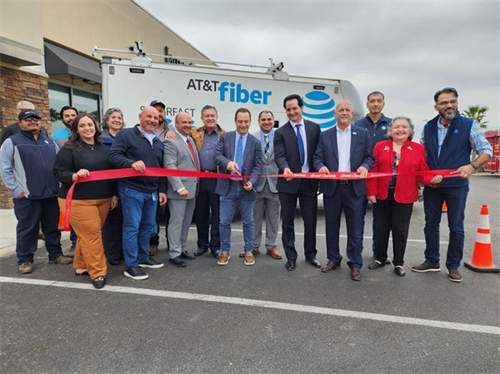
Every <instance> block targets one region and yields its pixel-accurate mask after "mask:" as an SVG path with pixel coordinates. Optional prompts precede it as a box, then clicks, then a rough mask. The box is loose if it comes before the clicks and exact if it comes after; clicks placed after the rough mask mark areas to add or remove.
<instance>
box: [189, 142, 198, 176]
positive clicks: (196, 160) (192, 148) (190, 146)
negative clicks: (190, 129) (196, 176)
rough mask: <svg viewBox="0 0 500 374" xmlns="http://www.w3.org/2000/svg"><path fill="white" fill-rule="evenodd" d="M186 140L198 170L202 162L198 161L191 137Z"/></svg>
mask: <svg viewBox="0 0 500 374" xmlns="http://www.w3.org/2000/svg"><path fill="white" fill-rule="evenodd" d="M186 142H187V145H188V147H189V150H190V151H191V156H193V160H194V164H195V165H196V170H200V164H199V163H198V159H197V158H196V152H195V151H194V147H193V144H192V143H191V139H189V138H187V140H186Z"/></svg>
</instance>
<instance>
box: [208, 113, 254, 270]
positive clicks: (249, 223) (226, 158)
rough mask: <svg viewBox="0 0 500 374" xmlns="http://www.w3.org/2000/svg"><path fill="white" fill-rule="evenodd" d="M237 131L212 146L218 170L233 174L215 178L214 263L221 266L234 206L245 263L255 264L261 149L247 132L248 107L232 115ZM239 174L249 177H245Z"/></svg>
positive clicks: (226, 256)
mask: <svg viewBox="0 0 500 374" xmlns="http://www.w3.org/2000/svg"><path fill="white" fill-rule="evenodd" d="M234 121H235V123H236V131H231V132H226V133H224V134H222V136H221V138H220V140H219V143H217V148H216V149H215V162H216V163H217V165H219V167H220V172H221V173H227V174H232V175H234V177H231V179H229V178H220V179H218V180H217V186H216V187H215V193H216V194H217V195H219V196H220V224H219V229H220V242H221V254H220V255H219V258H218V259H217V264H219V265H221V266H224V265H227V264H228V263H229V250H230V249H231V222H232V221H233V218H234V214H235V213H236V209H239V210H240V213H241V221H242V223H243V240H244V242H245V244H244V247H243V249H244V251H245V255H244V257H245V260H244V264H245V265H248V266H250V265H253V264H255V259H254V256H253V253H252V250H253V228H254V227H253V209H254V206H255V197H256V195H257V193H256V192H255V189H254V187H253V186H254V185H255V184H256V183H257V179H258V178H257V177H258V175H259V174H260V172H261V171H262V153H261V152H262V150H261V147H260V142H259V141H258V140H257V139H256V138H255V137H254V136H252V135H250V134H249V133H248V129H249V128H250V121H251V114H250V111H249V110H248V109H245V108H240V109H238V110H237V111H236V115H235V118H234ZM241 176H249V177H250V178H249V179H244V178H242V177H241Z"/></svg>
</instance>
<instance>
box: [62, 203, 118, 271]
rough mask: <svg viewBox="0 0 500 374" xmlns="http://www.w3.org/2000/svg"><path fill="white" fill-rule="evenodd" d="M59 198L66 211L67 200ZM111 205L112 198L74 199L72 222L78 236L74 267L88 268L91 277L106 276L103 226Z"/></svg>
mask: <svg viewBox="0 0 500 374" xmlns="http://www.w3.org/2000/svg"><path fill="white" fill-rule="evenodd" d="M58 200H59V207H60V208H61V210H62V211H63V212H64V210H65V206H66V200H65V199H58ZM110 205H111V198H109V199H99V200H73V201H72V207H71V217H70V222H71V227H72V228H73V230H75V232H76V235H77V237H78V240H77V241H76V247H75V257H74V259H73V267H74V268H75V269H87V270H88V272H89V275H90V278H91V279H95V278H97V277H99V276H106V271H107V267H106V258H105V257H104V247H103V244H102V233H101V228H102V226H103V225H104V222H105V221H106V217H107V216H108V212H109V209H110Z"/></svg>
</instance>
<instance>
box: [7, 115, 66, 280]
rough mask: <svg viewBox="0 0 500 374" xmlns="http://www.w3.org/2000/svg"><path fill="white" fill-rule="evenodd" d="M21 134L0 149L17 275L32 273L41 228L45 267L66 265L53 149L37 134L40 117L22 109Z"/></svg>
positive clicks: (45, 136)
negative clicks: (10, 209)
mask: <svg viewBox="0 0 500 374" xmlns="http://www.w3.org/2000/svg"><path fill="white" fill-rule="evenodd" d="M18 119H19V125H20V127H21V132H20V133H17V134H15V135H12V136H11V137H10V138H8V139H7V140H5V142H4V143H3V145H2V148H1V149H0V162H1V165H2V168H1V172H2V179H3V182H4V185H5V187H7V189H8V190H9V192H10V193H11V195H12V197H13V199H14V200H13V202H14V212H15V214H16V218H17V227H16V254H17V262H18V264H19V272H20V273H21V274H28V273H31V272H32V271H33V256H34V254H35V251H36V249H37V241H38V228H39V227H40V225H41V228H42V232H43V234H44V236H45V247H46V248H47V251H48V252H49V263H54V264H70V263H71V262H72V260H71V259H70V258H68V257H65V256H63V254H62V251H61V233H60V232H59V230H58V228H57V223H58V222H59V205H58V203H57V192H58V190H59V183H58V182H57V179H56V178H55V176H54V173H53V171H52V168H53V167H54V161H55V159H56V154H57V146H56V145H55V143H54V142H53V141H52V140H51V139H50V138H48V137H47V135H46V133H44V132H42V131H41V124H40V120H41V117H40V116H39V115H38V113H37V112H36V111H35V110H34V109H23V110H21V112H20V113H19V116H18Z"/></svg>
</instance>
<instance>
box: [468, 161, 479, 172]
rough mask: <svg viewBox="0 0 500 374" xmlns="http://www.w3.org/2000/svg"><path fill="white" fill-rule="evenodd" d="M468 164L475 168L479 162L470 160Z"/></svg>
mask: <svg viewBox="0 0 500 374" xmlns="http://www.w3.org/2000/svg"><path fill="white" fill-rule="evenodd" d="M470 164H471V165H472V167H473V168H474V170H476V169H477V168H478V167H479V164H478V163H477V162H474V161H471V162H470Z"/></svg>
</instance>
